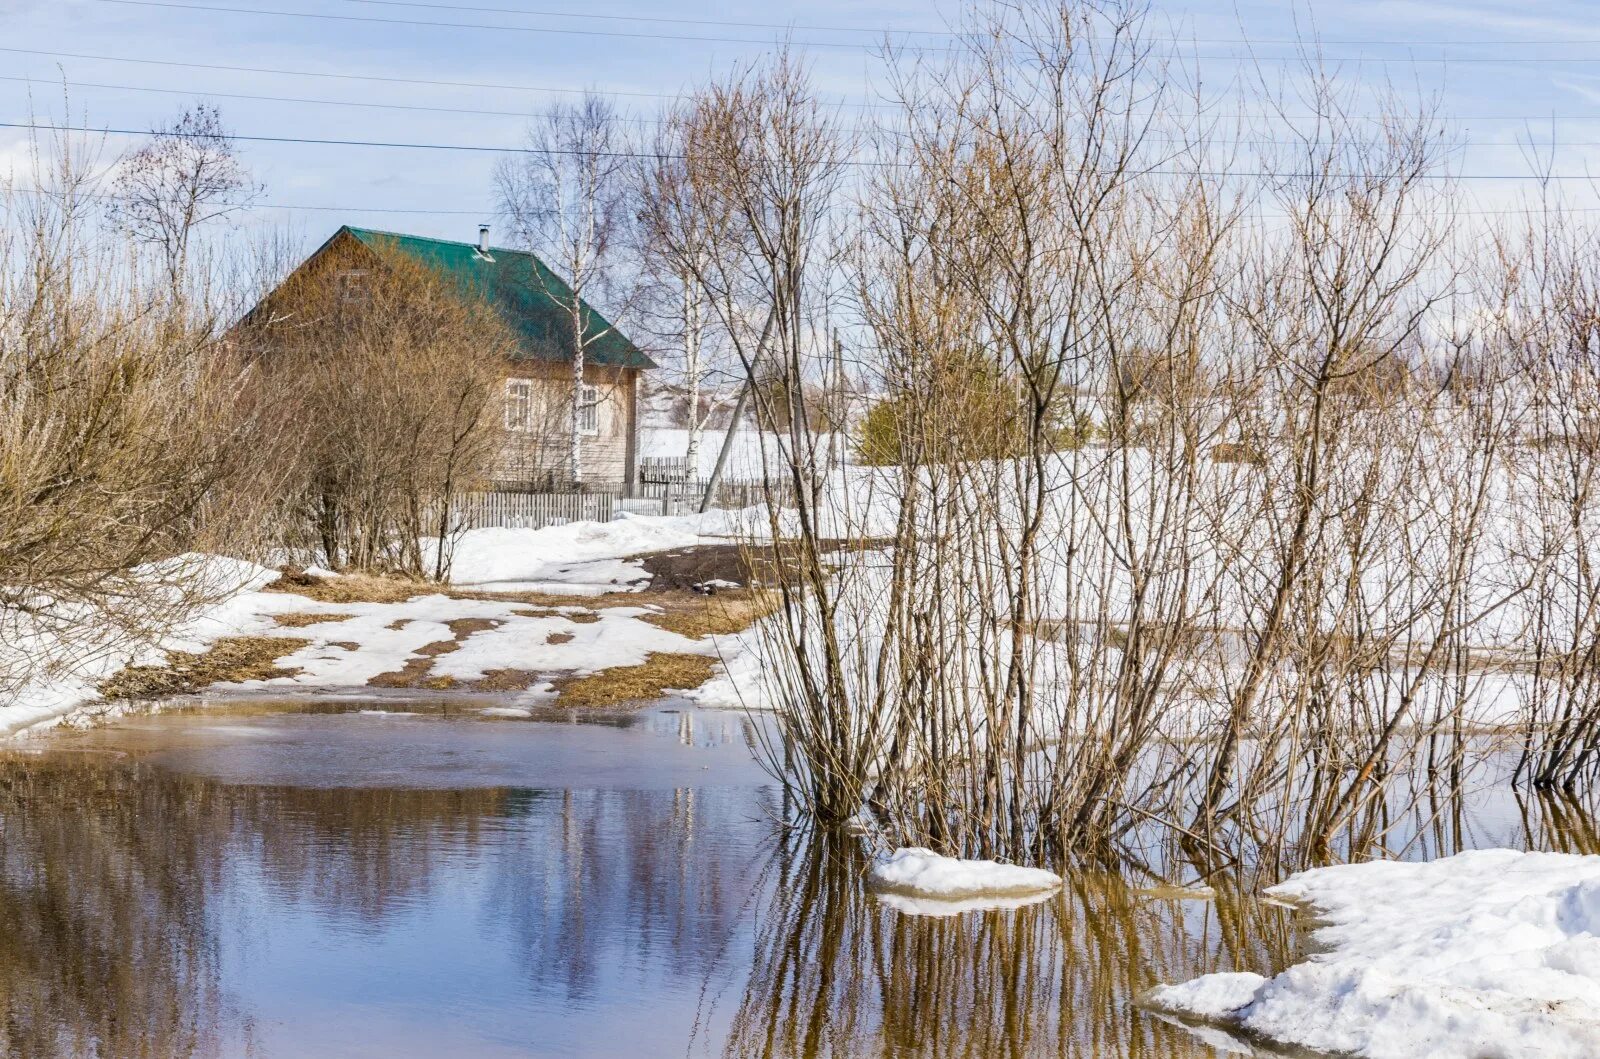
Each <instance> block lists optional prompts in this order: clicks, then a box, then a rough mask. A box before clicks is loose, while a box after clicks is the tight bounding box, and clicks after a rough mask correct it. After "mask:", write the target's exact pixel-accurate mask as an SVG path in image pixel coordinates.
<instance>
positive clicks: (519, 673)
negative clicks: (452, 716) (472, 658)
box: [460, 669, 544, 691]
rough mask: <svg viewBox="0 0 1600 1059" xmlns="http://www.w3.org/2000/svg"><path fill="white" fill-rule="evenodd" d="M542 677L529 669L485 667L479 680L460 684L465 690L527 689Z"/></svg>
mask: <svg viewBox="0 0 1600 1059" xmlns="http://www.w3.org/2000/svg"><path fill="white" fill-rule="evenodd" d="M542 679H544V678H543V676H542V675H541V674H539V673H536V672H534V671H533V670H531V669H485V670H484V671H483V677H482V678H481V679H479V680H472V681H468V682H466V683H465V684H462V685H460V688H462V689H463V690H466V691H527V690H528V689H529V688H531V687H533V686H534V685H535V684H537V683H539V681H540V680H542Z"/></svg>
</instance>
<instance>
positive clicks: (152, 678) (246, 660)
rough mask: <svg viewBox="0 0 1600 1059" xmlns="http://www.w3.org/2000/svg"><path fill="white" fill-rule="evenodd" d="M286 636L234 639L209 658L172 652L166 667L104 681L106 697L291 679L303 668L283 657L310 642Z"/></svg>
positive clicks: (145, 695) (102, 688) (153, 696)
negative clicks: (284, 663)
mask: <svg viewBox="0 0 1600 1059" xmlns="http://www.w3.org/2000/svg"><path fill="white" fill-rule="evenodd" d="M309 643H310V641H309V640H297V639H291V638H289V637H282V636H230V637H227V638H226V639H222V640H218V641H217V642H216V643H214V644H212V645H211V649H210V650H208V651H206V652H205V653H204V654H191V653H189V652H188V651H168V652H167V664H166V665H164V666H129V667H128V668H126V669H124V670H123V671H122V672H120V673H118V674H116V675H115V676H113V677H111V678H109V679H107V680H105V681H102V682H101V684H100V686H99V692H100V695H101V697H103V698H106V699H157V698H165V697H167V696H170V695H184V694H188V693H189V692H193V691H199V690H200V689H202V688H205V687H209V686H210V685H212V684H220V683H224V682H230V683H231V682H235V681H241V680H271V679H272V678H274V677H292V676H295V675H297V674H298V673H299V672H300V670H298V669H282V668H280V667H279V666H278V664H277V662H278V659H280V658H282V657H283V656H285V655H290V654H293V653H294V652H296V651H298V650H300V648H302V647H305V646H306V645H307V644H309Z"/></svg>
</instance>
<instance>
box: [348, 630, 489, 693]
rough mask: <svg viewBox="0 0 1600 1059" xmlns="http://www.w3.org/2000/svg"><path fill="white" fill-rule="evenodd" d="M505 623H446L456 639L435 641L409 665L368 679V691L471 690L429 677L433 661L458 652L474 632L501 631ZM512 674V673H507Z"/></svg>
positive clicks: (450, 679) (452, 681)
mask: <svg viewBox="0 0 1600 1059" xmlns="http://www.w3.org/2000/svg"><path fill="white" fill-rule="evenodd" d="M504 624H505V622H503V621H497V620H496V619H494V618H456V619H454V620H452V621H447V622H445V625H446V627H447V628H449V630H450V631H451V633H453V634H454V639H450V640H435V641H433V643H430V644H424V645H423V646H422V647H419V648H417V650H416V651H415V652H413V657H411V658H408V659H406V664H405V665H403V666H401V667H400V668H399V669H391V670H390V671H389V672H387V673H379V674H378V675H377V676H375V677H368V678H367V687H369V688H425V689H427V690H429V691H448V690H450V689H451V688H458V687H470V686H471V684H473V683H481V682H469V683H468V684H467V685H463V684H461V683H460V682H459V681H457V680H456V678H455V677H431V676H429V675H428V674H429V673H430V672H431V671H432V670H433V660H434V659H435V658H438V657H439V656H440V655H447V654H450V653H451V652H453V651H459V650H460V649H461V645H462V644H463V643H465V642H466V641H467V638H468V637H469V636H471V635H472V634H473V633H479V632H487V631H488V630H490V629H498V628H499V627H500V626H502V625H504ZM508 672H509V670H508ZM487 690H497V689H487Z"/></svg>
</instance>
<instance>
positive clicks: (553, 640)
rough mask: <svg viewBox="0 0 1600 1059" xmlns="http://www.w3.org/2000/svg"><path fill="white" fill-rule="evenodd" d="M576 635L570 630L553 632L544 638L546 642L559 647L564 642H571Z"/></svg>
mask: <svg viewBox="0 0 1600 1059" xmlns="http://www.w3.org/2000/svg"><path fill="white" fill-rule="evenodd" d="M573 639H574V637H573V635H572V634H571V633H570V632H553V633H551V634H550V635H549V636H546V637H545V638H544V642H545V643H547V644H550V645H552V646H556V647H559V646H560V645H561V644H564V643H571V642H572V641H573Z"/></svg>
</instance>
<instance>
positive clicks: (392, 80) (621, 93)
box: [0, 47, 898, 110]
mask: <svg viewBox="0 0 1600 1059" xmlns="http://www.w3.org/2000/svg"><path fill="white" fill-rule="evenodd" d="M0 53H7V54H12V55H47V56H50V57H51V58H55V59H84V60H87V61H89V62H108V63H129V64H132V65H137V66H170V67H174V68H177V69H184V70H214V71H218V72H222V73H238V74H271V75H273V76H279V77H324V78H328V79H330V80H336V81H372V82H375V83H379V84H391V85H425V86H430V87H433V88H481V89H489V90H491V91H499V92H548V93H551V94H556V95H586V94H588V93H589V91H590V90H589V89H587V88H546V87H540V86H538V85H513V84H497V83H494V82H486V81H440V80H430V79H427V78H419V77H387V76H383V75H381V74H343V73H331V72H328V71H326V70H285V69H282V68H273V67H265V66H225V65H221V64H218V63H193V62H179V61H178V60H176V59H141V58H133V57H130V56H126V55H89V54H85V53H82V52H70V51H49V50H46V49H43V48H6V47H0ZM602 94H604V95H608V96H618V97H623V98H628V99H664V100H678V99H682V98H683V96H682V94H681V93H676V92H632V91H627V90H622V89H618V90H614V91H613V90H608V91H606V92H604V93H602ZM833 105H836V106H840V107H852V108H864V109H873V110H879V109H883V110H892V109H898V108H897V107H896V106H895V105H894V104H892V103H852V102H847V101H838V102H836V103H835V104H833Z"/></svg>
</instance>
